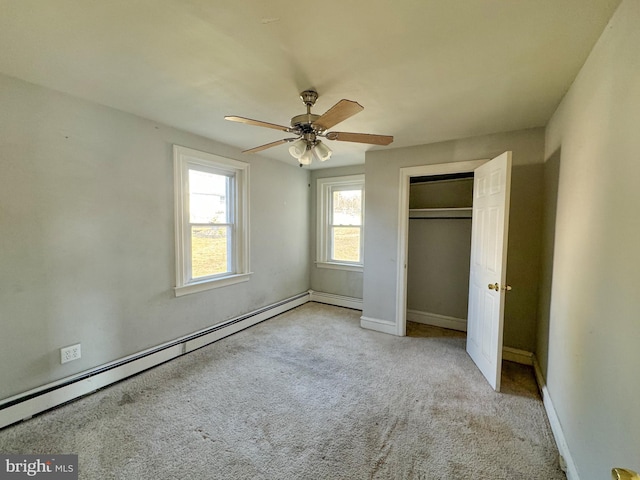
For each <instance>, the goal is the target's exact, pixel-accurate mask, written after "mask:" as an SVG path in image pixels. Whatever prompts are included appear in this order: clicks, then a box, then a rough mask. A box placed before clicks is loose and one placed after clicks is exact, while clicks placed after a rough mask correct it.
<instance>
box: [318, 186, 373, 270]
mask: <svg viewBox="0 0 640 480" xmlns="http://www.w3.org/2000/svg"><path fill="white" fill-rule="evenodd" d="M363 219H364V175H349V176H347V177H334V178H320V179H318V228H317V234H318V239H317V246H318V251H317V265H318V266H319V267H326V268H339V269H344V270H355V271H362V266H363V255H362V252H363V248H362V247H363Z"/></svg>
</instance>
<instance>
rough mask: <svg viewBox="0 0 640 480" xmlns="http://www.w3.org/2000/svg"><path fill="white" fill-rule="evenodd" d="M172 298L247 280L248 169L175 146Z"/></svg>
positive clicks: (233, 162) (237, 162)
mask: <svg viewBox="0 0 640 480" xmlns="http://www.w3.org/2000/svg"><path fill="white" fill-rule="evenodd" d="M173 156H174V175H175V213H176V289H175V292H176V296H181V295H186V294H188V293H195V292H200V291H203V290H208V289H211V288H217V287H222V286H225V285H230V284H233V283H238V282H244V281H247V280H248V279H249V251H248V245H249V242H248V220H249V218H248V198H247V196H248V180H249V178H248V177H249V164H247V163H244V162H239V161H236V160H231V159H228V158H224V157H219V156H217V155H212V154H210V153H205V152H199V151H197V150H192V149H190V148H186V147H180V146H178V145H174V147H173Z"/></svg>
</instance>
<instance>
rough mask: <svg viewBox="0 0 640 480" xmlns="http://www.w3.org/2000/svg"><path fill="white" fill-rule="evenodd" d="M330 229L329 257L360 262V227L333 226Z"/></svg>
mask: <svg viewBox="0 0 640 480" xmlns="http://www.w3.org/2000/svg"><path fill="white" fill-rule="evenodd" d="M331 230H332V231H331V247H332V248H331V259H332V260H339V261H343V262H360V228H358V227H333V228H332V229H331Z"/></svg>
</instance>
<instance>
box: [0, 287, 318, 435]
mask: <svg viewBox="0 0 640 480" xmlns="http://www.w3.org/2000/svg"><path fill="white" fill-rule="evenodd" d="M308 301H309V294H308V293H304V294H300V295H296V296H294V297H291V298H288V299H285V300H283V301H281V302H278V303H275V304H272V305H268V306H266V307H264V308H261V309H259V310H255V311H253V312H250V313H247V314H245V315H242V316H239V317H236V318H235V319H231V320H228V321H226V322H224V323H222V324H218V325H214V326H212V327H210V328H207V329H204V330H200V331H198V332H195V333H193V334H190V335H187V336H184V337H180V338H178V339H176V340H174V341H172V342H167V343H164V344H162V345H158V346H156V347H153V348H150V349H147V350H144V351H142V352H137V353H135V354H133V355H129V356H127V357H124V358H121V359H118V360H116V361H113V362H109V363H107V364H104V365H100V366H99V367H96V368H93V369H91V370H87V371H84V372H81V373H78V374H76V375H72V376H70V377H67V378H64V379H62V380H58V381H56V382H52V383H49V384H47V385H43V386H41V387H38V388H35V389H33V390H29V391H27V392H24V393H21V394H19V395H15V396H13V397H10V398H7V399H4V400H2V401H1V402H0V428H3V427H6V426H7V425H11V424H12V423H16V422H19V421H21V420H24V419H28V418H31V417H32V416H33V415H36V414H38V413H41V412H43V411H45V410H49V409H51V408H53V407H56V406H58V405H62V404H63V403H66V402H69V401H71V400H73V399H76V398H79V397H82V396H84V395H87V394H89V393H92V392H94V391H95V390H97V389H99V388H103V387H106V386H107V385H110V384H112V383H115V382H117V381H120V380H123V379H125V378H127V377H130V376H131V375H135V374H136V373H140V372H142V371H144V370H147V369H149V368H151V367H155V366H156V365H160V364H161V363H164V362H166V361H168V360H172V359H174V358H176V357H179V356H180V355H183V354H185V353H188V352H191V351H193V350H195V349H197V348H200V347H203V346H205V345H208V344H210V343H212V342H215V341H217V340H220V339H221V338H224V337H227V336H229V335H232V334H234V333H237V332H239V331H240V330H244V329H245V328H248V327H251V326H253V325H255V324H257V323H260V322H263V321H265V320H267V319H269V318H271V317H275V316H276V315H279V314H281V313H283V312H286V311H287V310H290V309H292V308H295V307H298V306H300V305H303V304H305V303H307V302H308Z"/></svg>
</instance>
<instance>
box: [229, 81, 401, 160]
mask: <svg viewBox="0 0 640 480" xmlns="http://www.w3.org/2000/svg"><path fill="white" fill-rule="evenodd" d="M300 98H301V99H302V101H303V103H304V104H305V105H306V106H307V113H303V114H302V115H296V116H295V117H293V118H292V119H291V126H289V127H285V126H283V125H276V124H274V123H268V122H262V121H260V120H252V119H250V118H245V117H236V116H227V117H224V118H225V120H230V121H232V122H240V123H246V124H247V125H255V126H256V127H266V128H272V129H274V130H280V131H283V132H287V133H293V134H294V135H296V137H293V138H283V139H282V140H278V141H276V142H271V143H267V144H265V145H260V146H259V147H255V148H251V149H249V150H245V151H243V152H242V153H255V152H260V151H261V150H266V149H267V148H271V147H275V146H278V145H282V144H284V143H291V146H290V147H289V153H290V154H291V156H292V157H294V158H296V159H297V160H298V162H300V166H302V165H309V164H311V161H312V160H313V157H316V158H317V159H318V160H320V161H321V162H324V161H325V160H328V159H329V158H330V157H331V153H332V152H331V149H330V148H329V147H327V146H326V145H325V144H324V143H322V142H321V141H320V138H326V139H327V140H338V141H343V142H356V143H368V144H371V145H389V144H390V143H391V142H393V137H392V136H389V135H372V134H369V133H349V132H327V130H329V129H330V128H331V127H333V126H334V125H337V124H338V123H340V122H342V121H343V120H346V119H347V118H349V117H351V116H353V115H355V114H356V113H358V112H360V111H362V110H363V109H364V107H363V106H362V105H360V104H359V103H358V102H354V101H352V100H345V99H342V100H340V101H339V102H338V103H336V104H335V105H334V106H333V107H331V108H330V109H329V110H327V111H326V112H325V113H324V114H322V115H316V114H313V113H311V107H313V105H314V104H315V103H316V100H317V99H318V92H316V91H315V90H305V91H304V92H302V93H301V94H300Z"/></svg>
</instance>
